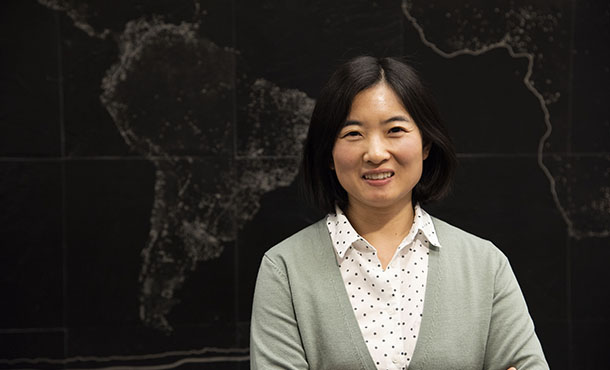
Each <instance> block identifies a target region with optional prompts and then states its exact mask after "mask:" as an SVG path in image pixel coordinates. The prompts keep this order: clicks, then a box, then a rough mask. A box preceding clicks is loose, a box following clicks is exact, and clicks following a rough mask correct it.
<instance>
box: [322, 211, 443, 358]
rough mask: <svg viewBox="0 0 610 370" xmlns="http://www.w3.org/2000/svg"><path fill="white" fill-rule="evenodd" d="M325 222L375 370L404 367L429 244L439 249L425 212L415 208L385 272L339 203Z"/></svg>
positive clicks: (415, 331) (419, 311)
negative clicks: (408, 229)
mask: <svg viewBox="0 0 610 370" xmlns="http://www.w3.org/2000/svg"><path fill="white" fill-rule="evenodd" d="M326 224H327V226H328V232H329V233H330V237H331V240H332V242H333V246H334V248H335V251H336V255H337V261H338V262H339V265H340V270H341V275H342V277H343V282H344V283H345V288H346V290H347V294H348V296H349V299H350V302H351V304H352V308H353V309H354V314H355V315H356V319H357V321H358V325H359V326H360V330H361V332H362V336H363V337H364V340H365V342H366V345H367V347H368V349H369V352H370V354H371V357H372V358H373V361H374V362H375V364H376V365H377V368H378V369H406V368H407V367H408V366H409V362H410V361H411V358H412V357H413V351H414V349H415V344H416V343H417V337H418V335H419V327H420V324H421V320H422V315H423V309H424V296H425V292H426V277H427V275H428V246H429V245H430V244H432V245H434V246H437V247H440V245H439V242H438V239H437V237H436V232H435V230H434V225H433V224H432V220H431V218H430V216H429V215H428V214H427V213H426V212H425V211H424V210H423V209H422V208H420V207H419V205H416V206H415V217H414V220H413V226H412V227H411V230H410V232H409V234H408V235H407V236H406V237H405V238H404V239H403V240H402V241H401V242H400V244H399V245H398V248H397V250H396V253H395V254H394V256H393V257H392V259H391V260H390V263H389V264H388V265H387V267H386V269H385V270H383V269H382V268H381V262H380V261H379V258H378V257H377V252H376V250H375V247H374V246H372V245H371V244H370V243H369V242H367V241H366V240H365V239H364V238H363V237H361V236H360V235H358V233H357V232H356V231H355V230H354V228H353V227H352V225H351V224H350V222H349V220H348V219H347V217H346V216H345V214H344V213H343V211H342V210H341V209H340V208H339V207H337V208H336V213H334V214H329V215H328V216H327V218H326Z"/></svg>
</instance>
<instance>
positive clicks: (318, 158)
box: [301, 56, 457, 213]
mask: <svg viewBox="0 0 610 370" xmlns="http://www.w3.org/2000/svg"><path fill="white" fill-rule="evenodd" d="M380 82H385V83H387V85H388V86H389V87H390V88H391V89H392V90H393V91H394V92H395V93H396V95H398V97H399V98H400V100H401V101H402V103H403V105H404V107H405V109H406V110H407V112H409V115H410V116H411V117H412V118H413V120H414V121H415V123H416V124H417V127H418V128H419V130H420V132H421V135H422V140H423V145H424V146H428V145H429V146H430V151H429V154H428V158H427V159H426V160H424V164H423V170H422V176H421V178H420V180H419V182H418V183H417V185H416V186H415V188H414V189H413V199H412V200H413V202H414V203H417V202H419V203H426V202H429V201H433V200H438V199H441V198H442V197H444V196H445V195H446V194H447V193H448V192H449V188H450V187H451V182H452V179H453V174H454V172H455V168H456V165H457V159H456V155H455V150H454V148H453V144H452V142H451V138H450V137H449V135H448V133H447V129H446V128H445V126H444V124H443V122H442V121H441V118H440V114H439V112H438V109H437V108H436V104H435V102H434V99H433V98H432V95H431V94H430V92H429V90H428V88H427V87H426V86H425V84H424V83H423V81H422V80H421V78H420V77H419V75H418V74H417V72H416V71H415V70H414V69H413V67H411V66H409V65H408V64H406V63H405V62H403V61H401V60H398V59H396V58H375V57H371V56H360V57H356V58H353V59H351V60H349V61H347V62H346V63H344V64H342V65H341V66H339V68H338V69H337V70H336V71H335V72H334V73H333V74H332V75H331V77H330V79H329V80H328V82H327V83H326V85H324V87H323V88H322V91H321V92H320V96H319V97H318V100H317V102H316V106H315V108H314V111H313V114H312V116H311V122H310V124H309V131H308V133H307V139H306V140H305V146H304V151H303V158H302V162H301V173H302V175H303V184H302V185H303V191H304V193H305V195H306V197H307V198H308V200H309V201H310V202H312V203H313V205H315V206H317V207H318V208H320V210H322V211H324V212H327V213H333V212H334V210H335V203H337V204H338V205H339V207H341V208H342V209H344V210H345V209H346V207H347V202H348V198H347V193H346V191H345V189H343V187H342V186H341V184H340V183H339V180H338V179H337V176H336V174H335V172H334V171H332V170H331V168H330V165H331V163H332V150H333V147H334V145H335V141H336V138H337V135H338V134H339V131H340V130H341V128H342V127H343V124H344V123H345V119H346V118H347V115H348V114H349V111H350V108H351V105H352V101H353V100H354V97H355V96H356V95H357V94H358V93H359V92H361V91H362V90H365V89H367V88H369V87H372V86H374V85H376V84H377V83H380Z"/></svg>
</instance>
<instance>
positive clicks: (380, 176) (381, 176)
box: [362, 171, 394, 180]
mask: <svg viewBox="0 0 610 370" xmlns="http://www.w3.org/2000/svg"><path fill="white" fill-rule="evenodd" d="M392 176H394V172H391V171H388V172H377V173H367V174H365V175H362V178H363V179H365V180H385V179H388V178H390V177H392Z"/></svg>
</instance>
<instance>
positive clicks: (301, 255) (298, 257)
mask: <svg viewBox="0 0 610 370" xmlns="http://www.w3.org/2000/svg"><path fill="white" fill-rule="evenodd" d="M325 220H326V219H325V218H324V219H321V220H319V221H317V222H315V223H313V224H311V225H309V226H307V227H305V228H304V229H302V230H300V231H298V232H296V233H295V234H293V235H291V236H289V237H288V238H286V239H284V240H283V241H281V242H280V243H278V244H276V245H275V246H273V247H272V248H270V249H269V250H268V251H267V252H266V253H265V257H266V258H268V259H270V260H271V261H272V262H273V263H274V264H276V265H278V266H279V265H284V268H287V267H288V266H290V265H295V264H298V265H303V266H307V265H310V264H315V263H316V260H318V259H319V258H320V255H326V254H328V250H329V249H332V244H331V241H330V237H329V235H328V230H327V228H326V223H325Z"/></svg>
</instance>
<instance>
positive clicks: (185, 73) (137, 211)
mask: <svg viewBox="0 0 610 370" xmlns="http://www.w3.org/2000/svg"><path fill="white" fill-rule="evenodd" d="M0 17H1V18H2V22H0V27H1V30H2V31H1V35H2V38H1V43H2V44H1V49H0V50H2V51H1V53H2V58H1V60H2V64H3V68H2V69H1V72H0V73H1V81H2V83H1V84H0V86H1V96H2V99H1V107H2V109H1V116H0V209H2V212H1V216H0V221H1V222H0V246H1V247H2V248H1V255H0V256H1V258H0V271H2V272H1V273H0V276H1V284H2V285H1V287H2V290H1V291H2V305H1V306H2V311H1V313H2V315H1V316H0V368H28V369H58V368H65V369H77V368H91V369H121V368H134V369H173V368H198V369H200V368H203V369H247V368H249V366H248V360H249V356H248V335H249V319H250V304H251V298H252V293H253V288H254V280H255V278H256V272H257V269H258V264H259V261H260V258H261V257H262V254H263V253H264V251H265V250H267V249H268V248H269V247H271V246H272V245H273V244H275V243H277V242H278V241H280V240H282V239H283V238H285V237H287V236H288V235H290V234H292V233H293V232H295V231H297V230H299V229H300V228H302V227H304V226H306V225H308V224H310V223H312V222H314V221H315V220H317V219H318V218H320V217H322V216H323V215H321V214H320V213H318V212H316V211H314V210H312V209H311V208H309V207H308V206H307V205H305V204H304V202H303V201H302V200H301V198H300V197H299V191H298V186H297V183H298V176H299V174H298V161H299V156H300V153H301V147H302V142H303V139H304V137H305V135H306V130H307V125H308V120H309V116H310V114H311V111H312V110H313V106H314V104H315V99H316V95H317V94H318V91H319V89H320V87H321V85H322V84H323V82H324V81H325V79H326V78H327V77H328V74H329V73H330V71H331V70H332V69H333V68H334V67H335V66H336V65H337V64H338V63H340V62H341V61H343V60H345V59H347V58H350V57H352V56H355V55H360V54H372V55H378V56H400V55H407V56H408V57H409V59H410V60H412V61H413V63H414V64H415V66H416V67H417V68H418V69H419V70H420V71H421V72H422V74H423V75H424V77H425V79H426V80H427V81H428V82H429V84H430V86H431V88H432V89H433V91H434V93H435V96H436V97H437V100H438V102H439V106H440V108H441V112H442V114H443V116H444V118H445V120H446V121H447V124H448V126H449V130H450V132H451V134H452V136H453V138H454V140H455V143H456V146H457V149H458V156H459V161H460V168H459V171H458V175H457V179H456V184H455V186H454V191H453V193H452V194H451V195H450V196H449V197H448V198H447V199H446V200H444V201H442V202H439V203H437V204H430V205H427V206H426V207H425V208H426V209H427V210H428V211H429V212H430V213H432V214H434V215H436V216H438V217H440V218H443V219H445V220H447V221H448V222H450V223H453V224H455V225H457V226H460V227H462V228H465V229H466V230H469V231H471V232H473V233H475V234H478V235H480V236H482V237H485V238H488V239H491V240H493V241H494V242H495V244H496V245H498V246H499V247H500V249H502V250H503V251H504V252H505V253H506V254H507V255H508V256H509V258H510V260H511V264H512V266H513V269H514V270H515V273H516V275H517V277H518V279H519V281H520V284H521V286H522V289H523V292H524V294H525V297H526V300H527V302H528V306H529V308H530V312H531V314H532V317H533V318H534V321H535V324H536V328H537V333H538V335H539V337H540V340H541V342H542V345H543V347H544V350H545V353H546V355H547V358H548V361H549V364H550V365H551V368H553V369H600V368H607V367H609V366H610V360H609V359H608V357H607V355H606V352H607V348H608V347H609V345H610V341H609V340H608V336H607V333H608V332H609V331H610V315H609V314H608V312H610V294H609V289H608V287H607V286H608V282H609V281H610V269H608V268H607V266H606V265H607V263H608V261H610V243H609V242H610V181H609V180H610V118H609V117H610V112H609V109H608V106H609V105H608V97H609V92H610V88H609V86H610V49H609V48H608V45H610V5H609V3H608V2H606V1H601V0H596V1H576V0H560V1H550V0H546V1H534V0H529V1H526V0H520V1H482V0H477V1H465V2H458V3H456V2H453V1H446V0H444V1H441V0H438V1H415V0H404V1H400V0H394V1H389V0H388V1H372V0H367V1H364V0H350V1H347V0H345V1H343V0H341V1H307V2H305V1H273V0H266V1H260V2H257V1H242V0H232V1H220V0H216V1H213V0H200V1H197V0H189V1H186V0H179V1H176V0H174V1H168V0H155V1H102V0H91V1H76V0H39V1H38V2H36V1H33V0H27V1H17V0H11V1H5V2H3V4H2V11H1V12H0ZM329 309H332V308H329Z"/></svg>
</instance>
